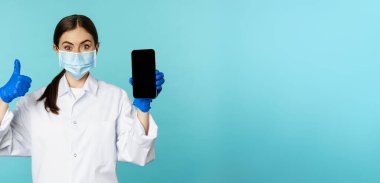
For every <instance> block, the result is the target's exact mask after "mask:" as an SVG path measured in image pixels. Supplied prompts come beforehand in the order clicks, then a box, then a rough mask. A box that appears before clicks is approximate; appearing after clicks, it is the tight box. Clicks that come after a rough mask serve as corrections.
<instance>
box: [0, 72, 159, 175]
mask: <svg viewBox="0 0 380 183" xmlns="http://www.w3.org/2000/svg"><path fill="white" fill-rule="evenodd" d="M83 89H84V91H85V92H84V94H83V95H82V96H81V97H79V98H78V99H75V98H74V96H73V94H72V92H71V90H70V88H69V85H68V83H67V79H66V77H65V76H63V77H62V78H61V80H60V83H59V89H58V99H57V106H58V107H59V108H60V110H59V115H55V114H53V113H50V112H47V111H46V110H45V108H44V103H43V101H42V102H36V100H37V99H38V98H39V97H40V96H41V95H42V93H43V92H44V91H45V87H43V88H41V89H39V90H37V91H35V92H32V93H29V94H27V95H26V96H25V97H21V98H20V100H19V101H18V102H17V104H16V107H17V108H16V110H15V111H11V110H9V109H8V111H7V112H6V114H5V116H4V118H3V121H2V124H1V126H0V155H1V156H31V157H32V177H33V182H34V183H117V182H118V180H117V176H116V170H115V168H116V162H117V161H123V162H130V163H134V164H137V165H141V166H143V165H146V164H147V163H149V162H151V161H152V160H154V158H155V150H154V145H155V141H156V138H157V125H156V123H155V121H154V120H153V118H152V116H151V114H149V131H148V135H145V132H144V128H143V126H142V124H141V123H140V121H139V119H138V118H137V109H136V108H135V107H134V106H133V105H132V103H131V100H130V98H129V97H128V95H127V93H126V92H125V91H124V90H123V89H121V88H119V87H116V86H114V85H111V84H108V83H106V82H104V81H97V80H96V79H95V78H93V76H92V75H91V74H90V75H89V77H88V78H87V80H86V82H85V84H84V86H83Z"/></svg>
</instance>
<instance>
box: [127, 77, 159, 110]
mask: <svg viewBox="0 0 380 183" xmlns="http://www.w3.org/2000/svg"><path fill="white" fill-rule="evenodd" d="M164 82H165V79H164V73H162V72H160V71H159V70H156V89H157V95H158V94H160V92H161V90H162V84H163V83H164ZM129 83H130V84H131V85H132V86H133V78H132V77H130V78H129ZM151 102H152V99H139V98H135V99H134V100H133V105H134V106H136V107H137V108H139V109H140V110H141V111H142V112H148V111H149V109H150V103H151Z"/></svg>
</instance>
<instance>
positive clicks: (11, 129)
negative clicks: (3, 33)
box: [0, 59, 32, 156]
mask: <svg viewBox="0 0 380 183" xmlns="http://www.w3.org/2000/svg"><path fill="white" fill-rule="evenodd" d="M20 69H21V64H20V61H19V60H17V59H16V60H15V61H14V69H13V73H12V76H11V78H10V79H9V81H8V82H7V83H6V84H5V85H4V86H3V87H1V88H0V156H9V155H10V156H30V144H31V143H30V133H29V125H27V120H28V121H29V118H28V117H26V115H25V114H27V112H26V111H27V110H28V107H27V104H26V103H27V100H26V99H25V98H24V97H22V98H21V100H20V101H19V102H18V103H17V109H16V111H14V112H12V111H10V110H9V105H8V104H9V103H10V102H12V100H13V99H15V98H17V97H20V96H24V95H25V94H26V93H27V92H28V90H29V88H30V84H31V82H32V79H31V78H30V77H28V76H25V75H21V74H20Z"/></svg>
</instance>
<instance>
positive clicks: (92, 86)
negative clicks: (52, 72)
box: [58, 73, 98, 97]
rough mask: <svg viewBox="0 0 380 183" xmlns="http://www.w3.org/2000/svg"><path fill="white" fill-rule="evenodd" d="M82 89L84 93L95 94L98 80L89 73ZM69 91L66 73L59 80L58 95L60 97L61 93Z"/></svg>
mask: <svg viewBox="0 0 380 183" xmlns="http://www.w3.org/2000/svg"><path fill="white" fill-rule="evenodd" d="M83 89H84V91H86V93H87V92H88V93H91V94H93V95H96V92H97V90H98V81H97V80H96V79H95V78H94V77H93V76H92V75H91V73H89V75H88V77H87V79H86V81H85V83H84V85H83ZM69 91H70V86H69V83H68V81H67V78H66V74H65V75H63V76H62V78H61V79H60V80H59V86H58V96H59V97H61V96H62V95H64V94H66V93H67V92H69Z"/></svg>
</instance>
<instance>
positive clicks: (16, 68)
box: [13, 59, 21, 75]
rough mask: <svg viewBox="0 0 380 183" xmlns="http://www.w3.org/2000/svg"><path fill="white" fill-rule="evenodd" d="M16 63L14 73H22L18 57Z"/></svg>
mask: <svg viewBox="0 0 380 183" xmlns="http://www.w3.org/2000/svg"><path fill="white" fill-rule="evenodd" d="M14 65H15V66H14V69H13V74H17V75H20V69H21V64H20V61H19V60H18V59H16V60H15V63H14Z"/></svg>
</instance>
